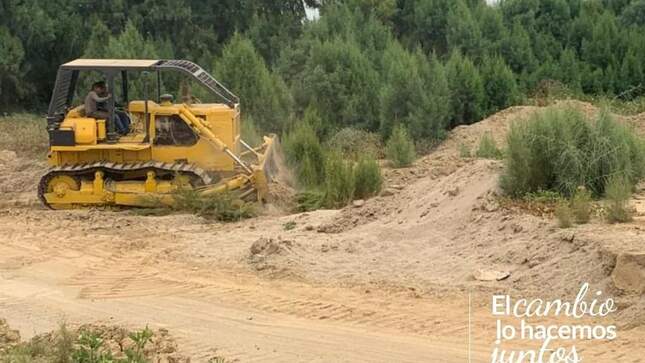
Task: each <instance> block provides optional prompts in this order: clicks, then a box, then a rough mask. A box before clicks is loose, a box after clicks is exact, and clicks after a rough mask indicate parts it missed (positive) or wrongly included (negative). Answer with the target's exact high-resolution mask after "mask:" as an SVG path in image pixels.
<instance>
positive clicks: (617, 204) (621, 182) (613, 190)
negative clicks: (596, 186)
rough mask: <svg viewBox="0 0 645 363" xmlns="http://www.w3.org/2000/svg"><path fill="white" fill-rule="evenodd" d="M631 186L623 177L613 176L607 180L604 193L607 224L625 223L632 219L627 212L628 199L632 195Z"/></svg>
mask: <svg viewBox="0 0 645 363" xmlns="http://www.w3.org/2000/svg"><path fill="white" fill-rule="evenodd" d="M632 188H633V187H632V184H630V182H629V181H628V180H627V179H626V178H625V177H623V176H614V177H611V178H609V179H608V180H607V187H606V192H605V198H606V199H607V204H606V213H607V214H606V217H607V221H608V222H609V223H625V222H629V221H631V220H632V219H633V215H632V211H630V210H629V206H628V204H629V198H630V197H631V195H632Z"/></svg>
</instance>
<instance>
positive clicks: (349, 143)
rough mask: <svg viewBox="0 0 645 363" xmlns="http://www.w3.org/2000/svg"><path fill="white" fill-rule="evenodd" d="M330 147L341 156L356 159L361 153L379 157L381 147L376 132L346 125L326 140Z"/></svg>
mask: <svg viewBox="0 0 645 363" xmlns="http://www.w3.org/2000/svg"><path fill="white" fill-rule="evenodd" d="M327 146H328V147H329V148H330V149H335V150H339V151H340V152H341V153H343V156H345V157H347V158H350V159H352V160H358V159H360V157H361V156H363V155H369V156H371V157H374V158H378V157H381V156H382V155H381V154H382V151H381V150H383V147H382V145H381V140H380V138H379V136H378V135H377V134H374V133H371V132H368V131H364V130H360V129H355V128H351V127H346V128H344V129H342V130H340V131H338V132H337V133H336V134H335V135H334V136H332V137H331V138H330V139H329V141H328V142H327Z"/></svg>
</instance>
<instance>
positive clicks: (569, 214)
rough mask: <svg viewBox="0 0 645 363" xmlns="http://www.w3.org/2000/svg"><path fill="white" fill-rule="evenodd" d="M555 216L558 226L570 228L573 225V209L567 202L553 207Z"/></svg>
mask: <svg viewBox="0 0 645 363" xmlns="http://www.w3.org/2000/svg"><path fill="white" fill-rule="evenodd" d="M555 217H556V218H557V219H558V227H560V228H570V227H571V226H573V211H572V210H571V207H569V205H567V203H564V202H563V203H560V204H558V206H557V207H556V208H555Z"/></svg>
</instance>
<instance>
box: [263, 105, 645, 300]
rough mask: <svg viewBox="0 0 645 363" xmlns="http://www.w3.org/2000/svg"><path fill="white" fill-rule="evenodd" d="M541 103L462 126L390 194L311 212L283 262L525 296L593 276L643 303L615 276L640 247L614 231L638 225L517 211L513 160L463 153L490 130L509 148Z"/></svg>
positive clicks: (551, 292) (306, 272)
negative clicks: (581, 222)
mask: <svg viewBox="0 0 645 363" xmlns="http://www.w3.org/2000/svg"><path fill="white" fill-rule="evenodd" d="M561 104H566V105H568V106H571V107H575V108H578V109H581V110H582V112H583V113H585V114H587V115H589V116H593V115H594V114H595V113H597V112H598V111H599V109H598V108H596V107H594V106H592V105H590V104H588V103H584V102H577V101H563V102H561ZM541 109H542V108H540V107H533V106H522V107H511V108H509V109H507V110H504V111H502V112H500V113H498V114H495V115H493V116H491V117H489V118H487V119H485V120H483V121H481V122H479V123H476V124H473V125H469V126H461V127H459V128H457V129H455V130H454V131H453V132H451V134H450V135H449V136H448V138H447V139H446V140H445V141H444V142H443V143H442V144H440V145H439V146H438V147H437V148H436V149H435V150H434V151H433V152H432V153H430V154H429V155H427V156H425V157H423V158H421V159H419V160H418V161H417V162H416V163H415V164H414V165H413V166H412V167H410V168H405V169H386V170H385V179H386V185H385V189H384V191H383V192H382V193H381V195H380V196H378V197H376V198H372V199H370V200H367V201H366V202H365V203H364V204H362V205H361V206H356V205H350V206H348V207H346V208H344V209H342V210H341V211H339V212H337V213H335V214H334V215H333V216H332V217H331V218H322V214H321V215H320V216H321V218H318V213H319V212H315V213H309V214H306V217H303V219H304V220H303V221H302V223H303V224H305V225H309V226H308V227H310V228H304V229H301V228H297V229H296V230H294V231H290V232H284V231H279V232H278V233H279V234H278V233H276V236H277V235H281V236H282V237H283V238H289V239H290V240H292V241H294V246H293V247H292V248H291V249H290V250H289V253H284V254H281V261H282V262H281V263H283V267H284V268H286V269H290V270H292V271H294V272H295V273H296V274H297V275H298V276H300V277H305V278H307V279H313V280H317V281H324V282H328V281H331V280H333V281H342V282H343V283H351V281H353V282H360V283H367V284H377V285H380V286H384V285H399V286H401V285H403V286H414V287H415V288H416V289H417V290H419V291H425V292H428V293H432V291H437V290H441V289H443V288H457V289H468V288H473V287H475V288H477V289H483V290H494V291H506V292H509V293H511V294H517V295H521V296H539V297H554V298H555V297H570V296H571V295H572V294H575V293H577V291H578V289H579V287H580V285H581V284H582V283H583V282H589V283H590V284H592V286H593V287H596V288H599V289H603V290H604V291H607V290H609V291H614V292H616V293H617V294H619V295H621V297H622V298H624V300H623V302H624V303H626V304H628V305H631V304H633V303H635V301H637V296H636V295H635V294H634V293H631V292H628V291H624V290H623V289H620V288H618V287H616V285H615V283H614V281H613V280H612V272H613V271H614V268H615V266H616V263H617V258H618V256H619V255H620V254H621V253H622V252H621V251H625V250H627V249H629V248H631V249H636V250H638V248H639V247H638V246H637V243H636V242H629V243H627V242H625V241H632V239H630V238H627V237H625V238H622V237H617V236H616V235H613V236H610V234H611V233H614V234H615V233H618V234H619V235H621V236H626V234H627V233H633V231H635V230H636V231H637V228H639V227H638V226H635V225H626V226H623V227H616V226H609V225H607V224H605V223H604V222H603V221H602V220H601V219H599V218H597V219H596V220H594V221H593V222H592V223H591V224H589V225H586V226H579V227H576V228H575V229H572V230H560V229H558V228H557V226H556V223H555V220H554V218H553V217H552V216H550V215H549V214H546V215H544V216H540V215H537V216H535V215H530V214H528V213H524V212H522V211H521V210H517V209H515V208H513V209H508V208H506V206H505V205H503V204H502V203H501V202H502V200H501V199H500V194H501V192H500V191H499V188H498V180H499V176H500V174H501V172H502V170H503V163H502V162H500V161H494V160H481V159H474V158H468V157H463V156H462V155H461V154H460V149H461V145H467V146H468V147H470V148H471V150H472V149H475V148H476V147H477V145H478V142H479V140H480V138H481V137H482V136H483V135H485V134H489V135H491V136H492V137H493V139H495V140H496V142H497V143H498V146H499V147H503V145H504V140H505V137H506V133H507V131H508V130H509V129H510V126H511V125H512V123H513V122H516V121H518V120H526V119H528V118H529V117H530V116H531V115H533V114H534V113H535V112H536V111H539V110H541ZM619 119H621V120H623V118H619ZM326 216H328V214H325V217H326ZM637 223H638V222H635V224H637ZM263 228H265V227H261V226H258V229H263ZM619 228H624V229H625V230H626V231H631V232H626V231H618V229H619ZM269 229H270V228H268V227H266V230H269ZM641 238H642V236H641ZM636 239H637V238H636ZM329 246H332V247H329ZM640 248H641V250H642V249H643V246H641V247H640ZM274 262H275V261H274ZM481 271H504V272H509V273H510V275H509V276H508V278H505V279H503V280H501V281H479V280H477V279H476V276H478V274H481ZM639 271H640V270H639ZM630 276H631V275H630ZM493 280H496V279H493Z"/></svg>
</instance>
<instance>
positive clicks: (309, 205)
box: [296, 190, 325, 212]
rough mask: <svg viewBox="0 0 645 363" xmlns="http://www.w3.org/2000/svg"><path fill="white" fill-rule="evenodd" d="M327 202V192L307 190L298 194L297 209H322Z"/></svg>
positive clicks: (306, 210) (300, 210)
mask: <svg viewBox="0 0 645 363" xmlns="http://www.w3.org/2000/svg"><path fill="white" fill-rule="evenodd" d="M324 204H325V193H324V192H321V191H318V190H306V191H303V192H300V193H298V194H296V211H298V212H310V211H313V210H317V209H320V208H322V207H323V206H324Z"/></svg>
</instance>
